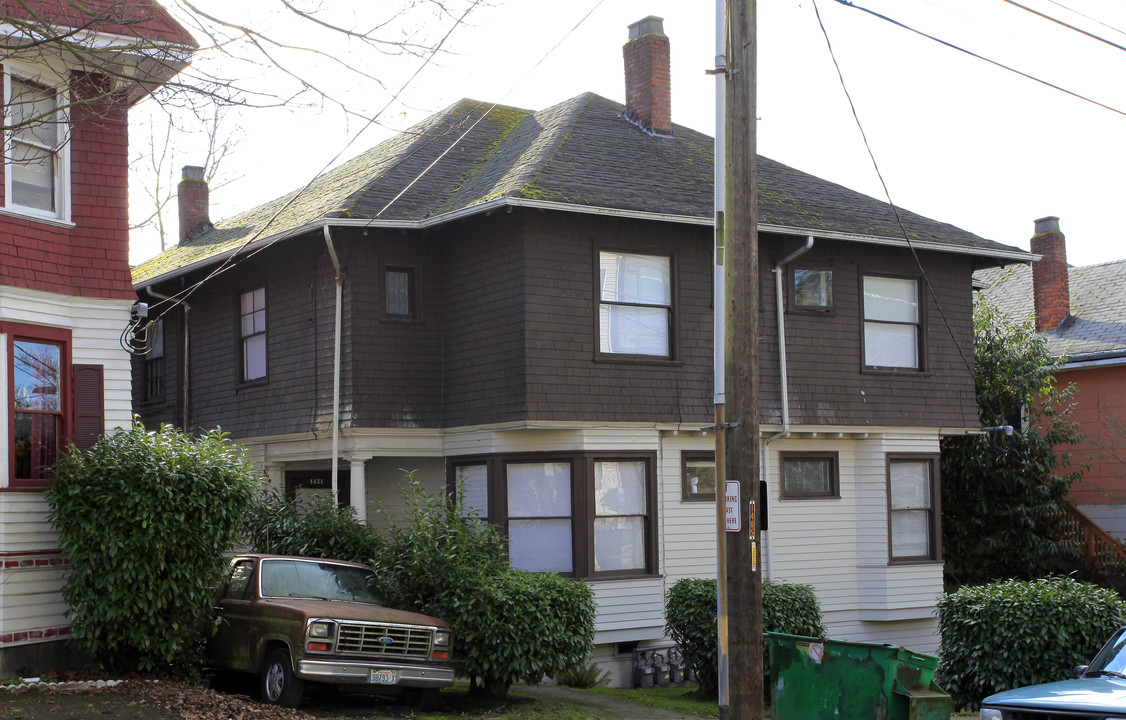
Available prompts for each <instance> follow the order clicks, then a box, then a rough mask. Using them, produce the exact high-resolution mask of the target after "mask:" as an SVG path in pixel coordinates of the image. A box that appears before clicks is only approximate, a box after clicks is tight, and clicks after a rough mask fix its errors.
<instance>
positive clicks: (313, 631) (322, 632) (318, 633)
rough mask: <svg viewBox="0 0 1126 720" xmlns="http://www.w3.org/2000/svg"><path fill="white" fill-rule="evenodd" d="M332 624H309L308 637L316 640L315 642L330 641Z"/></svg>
mask: <svg viewBox="0 0 1126 720" xmlns="http://www.w3.org/2000/svg"><path fill="white" fill-rule="evenodd" d="M332 628H333V623H330V622H320V621H318V622H313V623H309V637H310V638H316V639H317V640H331V639H332V635H333V632H332Z"/></svg>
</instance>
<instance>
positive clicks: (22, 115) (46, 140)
mask: <svg viewBox="0 0 1126 720" xmlns="http://www.w3.org/2000/svg"><path fill="white" fill-rule="evenodd" d="M5 69H6V72H5V74H4V103H5V108H6V110H7V112H6V113H5V116H4V127H5V137H4V165H5V167H4V169H5V173H4V179H5V192H4V206H5V207H6V208H7V209H9V210H14V211H16V212H20V213H24V214H29V215H34V216H38V217H43V218H47V219H55V220H64V221H66V220H69V214H70V208H69V205H70V201H69V194H68V193H69V190H68V179H69V177H68V176H69V157H68V148H69V143H68V142H67V140H68V138H69V135H70V132H69V117H68V113H67V111H66V108H65V105H66V103H65V101H64V100H63V93H64V92H65V90H64V89H62V88H60V87H59V86H58V85H57V84H56V83H54V82H53V81H52V78H49V77H48V76H45V75H41V74H36V73H33V72H24V71H22V70H21V69H20V67H19V66H18V65H12V64H10V63H9V64H6V66H5Z"/></svg>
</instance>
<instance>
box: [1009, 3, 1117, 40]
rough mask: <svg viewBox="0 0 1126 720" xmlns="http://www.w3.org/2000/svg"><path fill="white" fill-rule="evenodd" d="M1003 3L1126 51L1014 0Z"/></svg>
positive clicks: (1102, 38)
mask: <svg viewBox="0 0 1126 720" xmlns="http://www.w3.org/2000/svg"><path fill="white" fill-rule="evenodd" d="M1004 2H1007V3H1008V4H1010V5H1012V6H1014V7H1018V8H1020V9H1021V10H1024V11H1025V12H1030V13H1032V14H1033V15H1035V16H1036V17H1040V18H1043V19H1045V20H1048V21H1049V22H1054V23H1056V24H1057V25H1062V26H1063V27H1065V28H1067V29H1068V30H1074V31H1075V32H1077V33H1079V34H1081V35H1086V36H1087V37H1089V38H1091V39H1092V40H1098V41H1099V42H1101V43H1106V44H1107V45H1110V46H1111V47H1113V48H1118V49H1119V50H1123V51H1126V47H1122V46H1121V45H1119V44H1118V43H1114V42H1111V41H1110V40H1107V39H1106V38H1104V37H1100V36H1098V35H1095V34H1094V33H1090V32H1087V31H1086V30H1084V29H1083V28H1079V27H1075V26H1074V25H1069V24H1068V23H1065V22H1064V21H1063V20H1060V19H1058V18H1054V17H1052V16H1051V15H1045V14H1044V13H1042V12H1040V11H1039V10H1035V9H1033V8H1030V7H1028V6H1027V5H1021V4H1020V3H1018V2H1016V0H1004Z"/></svg>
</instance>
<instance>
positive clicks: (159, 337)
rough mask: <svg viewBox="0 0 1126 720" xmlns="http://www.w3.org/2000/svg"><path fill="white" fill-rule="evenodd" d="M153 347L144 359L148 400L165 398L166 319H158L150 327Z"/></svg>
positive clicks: (146, 396)
mask: <svg viewBox="0 0 1126 720" xmlns="http://www.w3.org/2000/svg"><path fill="white" fill-rule="evenodd" d="M148 332H149V333H150V335H149V337H150V339H151V343H152V345H151V349H150V350H149V351H148V353H147V354H146V355H145V359H144V363H145V365H144V377H145V389H144V393H145V394H144V398H145V401H146V402H155V401H157V400H163V399H164V321H163V320H156V321H155V322H153V324H152V325H151V326H150V327H149V329H148Z"/></svg>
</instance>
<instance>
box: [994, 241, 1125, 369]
mask: <svg viewBox="0 0 1126 720" xmlns="http://www.w3.org/2000/svg"><path fill="white" fill-rule="evenodd" d="M975 278H977V279H978V280H979V281H981V282H982V283H983V284H985V285H986V288H985V289H984V290H982V292H983V293H984V295H985V296H986V297H987V298H989V299H990V301H991V302H992V303H993V304H994V305H996V306H997V307H998V308H1000V309H1001V310H1002V312H1004V313H1005V314H1007V315H1009V316H1010V317H1012V318H1014V319H1016V320H1020V321H1023V320H1027V319H1029V318H1031V317H1032V316H1033V315H1034V313H1035V311H1036V309H1035V305H1034V300H1033V295H1032V267H1031V266H1030V265H1023V264H1022V265H1010V266H1008V267H1004V268H994V269H989V270H979V271H978V272H977V273H975ZM1067 282H1068V287H1069V289H1070V292H1071V313H1070V315H1069V316H1068V317H1067V318H1066V319H1064V321H1063V322H1062V323H1060V326H1059V327H1058V328H1056V329H1055V330H1049V331H1047V332H1045V333H1043V334H1044V337H1045V338H1046V339H1047V342H1048V349H1049V350H1050V351H1051V353H1052V354H1053V355H1054V356H1056V357H1062V356H1067V357H1068V358H1070V359H1071V360H1073V361H1078V360H1083V359H1089V358H1090V356H1092V355H1103V354H1108V353H1109V354H1115V353H1123V352H1126V302H1124V301H1123V298H1122V288H1124V287H1126V260H1118V261H1115V262H1109V263H1103V264H1101V265H1087V266H1084V267H1068V269H1067Z"/></svg>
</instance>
